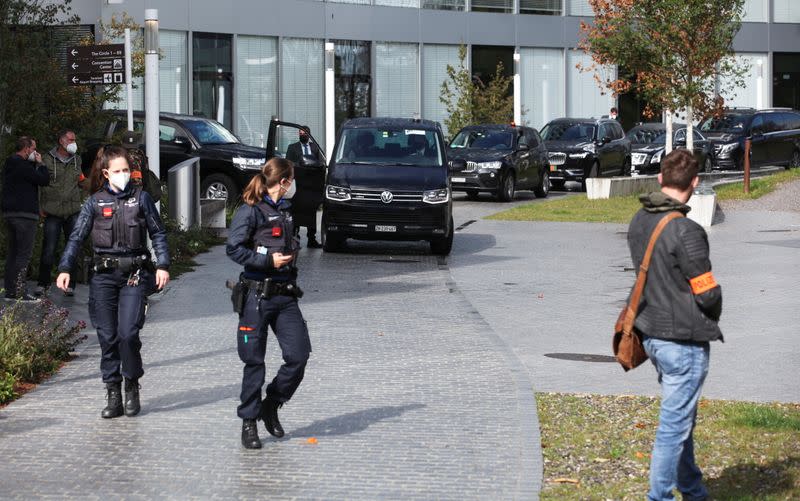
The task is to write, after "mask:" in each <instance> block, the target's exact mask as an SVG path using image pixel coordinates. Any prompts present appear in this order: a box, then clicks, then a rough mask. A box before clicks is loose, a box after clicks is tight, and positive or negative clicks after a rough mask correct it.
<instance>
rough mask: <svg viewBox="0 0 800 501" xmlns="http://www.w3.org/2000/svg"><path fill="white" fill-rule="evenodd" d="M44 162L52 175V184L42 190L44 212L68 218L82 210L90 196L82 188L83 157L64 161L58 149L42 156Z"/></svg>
mask: <svg viewBox="0 0 800 501" xmlns="http://www.w3.org/2000/svg"><path fill="white" fill-rule="evenodd" d="M42 162H44V164H45V165H46V166H47V171H48V172H49V173H50V184H49V185H47V186H45V187H43V188H41V189H40V193H39V197H40V199H39V206H40V209H41V210H42V212H44V213H45V214H50V215H53V216H59V217H68V216H71V215H72V214H77V213H78V212H80V210H81V206H82V205H83V201H84V200H86V197H87V196H88V194H87V193H86V192H85V191H84V190H83V189H82V188H81V184H84V179H83V171H82V170H81V157H80V156H78V155H73V156H72V157H71V158H68V159H66V160H62V159H61V158H59V156H58V154H57V153H56V148H53V149H52V150H50V151H49V152H48V153H47V154H45V155H43V156H42Z"/></svg>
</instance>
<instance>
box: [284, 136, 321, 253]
mask: <svg viewBox="0 0 800 501" xmlns="http://www.w3.org/2000/svg"><path fill="white" fill-rule="evenodd" d="M298 136H299V141H298V142H296V143H292V144H290V145H289V147H288V148H287V149H286V159H287V160H291V161H292V162H294V164H295V170H294V177H295V180H296V182H297V194H296V195H295V196H294V197H293V198H292V207H293V208H294V210H293V211H292V212H293V215H294V223H295V231H296V232H297V233H298V234H299V233H300V226H305V227H306V234H307V236H308V246H309V247H311V248H313V249H316V248H319V247H322V245H321V244H320V243H319V242H318V241H317V208H318V207H319V206H320V204H321V203H322V195H323V190H324V189H325V186H324V183H325V180H324V176H325V166H324V164H323V162H322V158H323V157H322V152H321V151H320V149H319V146H317V144H316V143H315V142H313V141H311V136H310V130H309V129H308V128H301V129H299V132H298Z"/></svg>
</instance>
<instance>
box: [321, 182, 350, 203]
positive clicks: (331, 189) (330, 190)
mask: <svg viewBox="0 0 800 501" xmlns="http://www.w3.org/2000/svg"><path fill="white" fill-rule="evenodd" d="M325 198H327V199H328V200H336V201H338V202H346V201H348V200H350V188H342V187H341V186H333V185H330V184H329V185H328V186H327V187H326V188H325Z"/></svg>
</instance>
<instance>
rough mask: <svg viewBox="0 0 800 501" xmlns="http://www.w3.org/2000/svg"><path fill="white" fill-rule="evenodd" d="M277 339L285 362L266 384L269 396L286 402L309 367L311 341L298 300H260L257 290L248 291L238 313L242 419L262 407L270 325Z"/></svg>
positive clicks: (238, 412)
mask: <svg viewBox="0 0 800 501" xmlns="http://www.w3.org/2000/svg"><path fill="white" fill-rule="evenodd" d="M268 327H271V328H272V331H273V332H274V333H275V337H276V338H277V339H278V344H279V345H280V347H281V354H282V355H283V365H281V367H280V369H278V374H277V375H276V376H275V377H274V378H273V379H272V382H271V383H270V384H269V385H268V386H267V393H266V397H267V398H269V399H272V400H277V401H279V402H286V401H288V400H289V399H290V398H292V395H294V392H295V390H297V387H298V386H300V382H301V381H302V380H303V375H304V374H305V370H306V362H308V356H309V354H310V353H311V341H310V340H309V337H308V328H307V327H306V322H305V320H303V314H302V313H301V312H300V308H299V306H298V305H297V299H295V298H293V297H289V296H272V297H271V298H269V299H260V298H259V296H258V294H257V293H256V292H255V291H252V290H251V291H249V292H248V293H247V299H245V304H244V310H243V311H242V314H241V315H239V327H238V330H237V333H236V338H237V345H238V351H239V358H240V359H241V360H242V362H244V371H243V373H242V393H241V395H240V398H241V404H240V405H239V407H238V408H237V414H238V415H239V417H240V418H242V419H256V418H258V415H259V410H260V409H261V387H262V386H263V385H264V380H265V379H264V376H265V372H266V366H265V364H264V357H265V355H266V353H267V328H268Z"/></svg>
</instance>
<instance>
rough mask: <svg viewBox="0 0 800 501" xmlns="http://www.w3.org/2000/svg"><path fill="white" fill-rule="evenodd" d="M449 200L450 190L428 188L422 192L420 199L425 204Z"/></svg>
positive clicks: (441, 202)
mask: <svg viewBox="0 0 800 501" xmlns="http://www.w3.org/2000/svg"><path fill="white" fill-rule="evenodd" d="M448 200H450V190H448V189H447V188H444V189H441V190H429V191H423V192H422V201H423V202H425V203H426V204H443V203H445V202H447V201H448Z"/></svg>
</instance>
